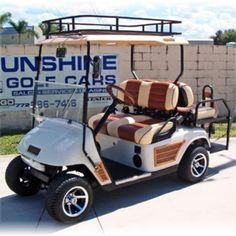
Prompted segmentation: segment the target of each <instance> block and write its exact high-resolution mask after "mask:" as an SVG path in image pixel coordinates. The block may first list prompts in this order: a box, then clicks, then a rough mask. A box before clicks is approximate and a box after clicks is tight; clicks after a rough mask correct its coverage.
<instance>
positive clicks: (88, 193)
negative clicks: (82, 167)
mask: <svg viewBox="0 0 236 236" xmlns="http://www.w3.org/2000/svg"><path fill="white" fill-rule="evenodd" d="M92 204H93V190H92V187H91V185H90V184H89V183H88V182H87V181H86V180H85V179H82V178H81V177H79V176H76V175H73V174H63V175H60V176H58V177H56V178H55V179H54V180H53V181H52V182H51V183H50V185H49V187H48V194H47V197H46V209H47V211H48V213H49V215H51V216H52V217H53V218H54V219H56V220H58V221H60V222H63V223H67V224H71V223H77V222H79V221H81V220H82V219H83V218H84V217H85V216H86V215H87V214H88V212H89V211H90V209H91V207H92Z"/></svg>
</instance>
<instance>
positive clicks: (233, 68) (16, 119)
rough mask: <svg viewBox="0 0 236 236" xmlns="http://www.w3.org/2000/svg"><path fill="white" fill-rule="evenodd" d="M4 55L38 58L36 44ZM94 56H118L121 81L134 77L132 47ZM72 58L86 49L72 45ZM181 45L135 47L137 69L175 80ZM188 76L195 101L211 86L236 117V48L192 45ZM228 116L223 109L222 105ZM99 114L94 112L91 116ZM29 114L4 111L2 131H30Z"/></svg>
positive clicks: (99, 50)
mask: <svg viewBox="0 0 236 236" xmlns="http://www.w3.org/2000/svg"><path fill="white" fill-rule="evenodd" d="M0 52H1V55H38V46H35V45H8V46H0ZM43 53H45V54H47V55H50V54H52V55H55V47H54V46H46V47H44V50H43ZM91 53H92V55H96V54H106V53H109V54H110V53H112V54H117V55H118V68H119V71H118V73H117V74H118V77H119V78H118V79H119V81H120V82H121V81H123V80H126V79H130V78H133V75H132V73H131V71H130V60H131V55H130V47H127V46H120V47H116V46H98V45H94V46H91ZM67 54H68V55H81V54H86V47H85V46H70V47H68V49H67ZM179 55H180V47H179V46H135V49H134V66H135V70H136V73H137V75H138V76H139V77H140V78H145V79H154V80H169V81H170V80H175V79H176V77H177V76H178V74H179V72H180V56H179ZM184 66H185V67H184V74H183V76H182V77H181V78H180V81H182V82H184V83H187V84H188V85H190V86H191V87H192V89H193V92H194V96H195V101H199V100H200V99H201V93H202V87H203V86H204V85H205V84H211V85H212V86H213V88H214V97H215V98H217V97H222V98H224V99H226V101H227V103H228V104H229V106H230V108H231V111H232V114H233V115H234V116H236V48H234V47H226V46H213V45H189V46H185V47H184ZM218 109H219V111H220V113H221V114H225V110H224V108H223V106H221V105H220V106H219V108H218ZM97 112H99V110H96V109H92V110H90V111H89V115H92V114H94V113H97ZM30 126H31V117H30V115H29V111H28V112H25V111H20V112H0V129H1V130H7V129H25V128H30Z"/></svg>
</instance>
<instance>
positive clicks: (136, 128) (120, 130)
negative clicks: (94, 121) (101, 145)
mask: <svg viewBox="0 0 236 236" xmlns="http://www.w3.org/2000/svg"><path fill="white" fill-rule="evenodd" d="M121 120H123V119H121ZM164 123H165V122H162V121H160V120H157V119H150V118H149V119H147V120H144V121H141V122H133V123H125V122H122V121H120V122H119V126H116V129H115V132H114V127H113V123H110V124H109V126H108V134H109V135H111V136H115V137H119V138H122V139H126V140H129V141H132V142H135V143H137V144H151V143H152V142H153V138H154V136H155V135H156V134H157V133H158V132H159V131H160V130H161V128H162V127H163V125H164ZM172 127H173V122H168V123H167V125H166V126H165V127H164V128H163V129H162V130H161V132H160V133H164V132H166V131H168V130H170V129H171V128H172Z"/></svg>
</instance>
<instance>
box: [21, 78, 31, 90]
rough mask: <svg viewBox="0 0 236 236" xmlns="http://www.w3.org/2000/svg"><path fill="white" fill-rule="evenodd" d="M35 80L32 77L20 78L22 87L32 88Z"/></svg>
mask: <svg viewBox="0 0 236 236" xmlns="http://www.w3.org/2000/svg"><path fill="white" fill-rule="evenodd" d="M33 84H34V80H33V79H32V78H30V77H23V78H21V80H20V85H21V87H22V88H31V87H33Z"/></svg>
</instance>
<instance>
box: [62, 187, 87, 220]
mask: <svg viewBox="0 0 236 236" xmlns="http://www.w3.org/2000/svg"><path fill="white" fill-rule="evenodd" d="M88 202H89V196H88V192H87V190H86V189H85V188H83V187H81V186H75V187H73V188H71V189H70V190H68V191H67V193H66V194H65V196H64V198H63V201H62V209H63V212H64V213H65V214H66V215H67V216H69V217H77V216H79V215H81V214H82V213H83V212H84V211H85V209H86V207H87V206H88Z"/></svg>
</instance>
